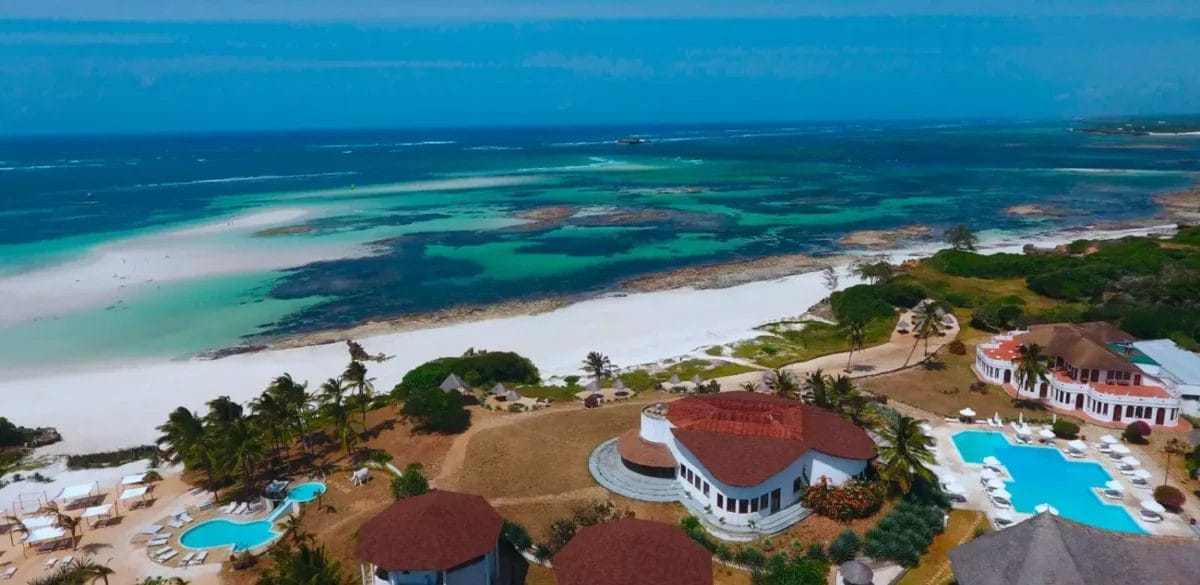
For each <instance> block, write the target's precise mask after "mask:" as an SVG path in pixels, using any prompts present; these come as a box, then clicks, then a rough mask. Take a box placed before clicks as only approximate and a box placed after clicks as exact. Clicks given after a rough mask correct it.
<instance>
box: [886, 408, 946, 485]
mask: <svg viewBox="0 0 1200 585" xmlns="http://www.w3.org/2000/svg"><path fill="white" fill-rule="evenodd" d="M879 435H880V437H881V438H882V439H883V445H882V446H881V447H880V448H879V463H880V466H881V469H880V475H882V476H883V477H884V478H885V479H887V480H888V481H890V482H891V483H892V484H893V485H895V486H896V487H897V488H899V490H900V491H901V492H903V493H907V492H908V490H909V489H910V488H911V487H912V484H913V480H914V479H915V478H921V479H924V480H927V481H930V480H932V479H933V477H934V476H933V471H932V470H931V469H930V468H929V467H928V466H930V465H933V464H934V458H933V451H931V450H930V449H929V447H930V445H931V444H932V441H931V440H930V438H929V436H928V435H926V434H925V431H922V430H921V427H920V426H918V425H917V421H916V420H915V419H913V418H912V417H908V416H903V415H901V416H898V417H896V418H895V419H893V420H892V421H891V422H890V423H888V424H887V425H886V426H884V427H883V428H882V429H880V431H879Z"/></svg>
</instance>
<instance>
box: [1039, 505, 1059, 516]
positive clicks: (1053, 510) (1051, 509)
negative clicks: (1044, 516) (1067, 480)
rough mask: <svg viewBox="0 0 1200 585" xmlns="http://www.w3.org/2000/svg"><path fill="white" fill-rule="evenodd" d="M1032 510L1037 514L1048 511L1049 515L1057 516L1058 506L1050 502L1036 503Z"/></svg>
mask: <svg viewBox="0 0 1200 585" xmlns="http://www.w3.org/2000/svg"><path fill="white" fill-rule="evenodd" d="M1033 510H1034V511H1035V512H1037V513H1038V514H1041V513H1042V512H1050V514H1051V515H1053V516H1058V508H1055V507H1054V506H1051V505H1050V504H1038V505H1036V506H1034V507H1033Z"/></svg>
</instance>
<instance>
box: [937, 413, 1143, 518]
mask: <svg viewBox="0 0 1200 585" xmlns="http://www.w3.org/2000/svg"><path fill="white" fill-rule="evenodd" d="M954 446H955V447H956V448H958V452H959V454H960V455H961V456H962V458H963V460H964V461H966V462H967V463H980V464H982V463H983V459H984V457H987V456H988V455H992V456H994V457H996V458H997V459H999V460H1000V463H1002V464H1004V467H1005V469H1007V470H1008V472H1009V474H1010V475H1011V476H1012V481H1005V486H1006V487H1005V489H1007V490H1008V491H1009V493H1011V494H1012V496H1013V502H1012V503H1013V508H1014V509H1015V510H1016V511H1017V512H1021V513H1024V514H1035V513H1036V512H1035V511H1034V507H1035V506H1037V505H1038V504H1042V503H1047V504H1050V505H1051V506H1054V507H1055V508H1058V511H1059V514H1061V515H1062V516H1063V517H1064V518H1069V519H1071V520H1074V521H1076V522H1081V523H1083V524H1088V525H1090V526H1095V527H1097V528H1103V529H1105V530H1113V531H1116V532H1130V533H1134V534H1146V531H1145V530H1142V528H1141V527H1140V526H1138V524H1137V522H1136V521H1135V520H1134V519H1133V517H1132V516H1130V515H1129V513H1128V512H1126V511H1125V509H1124V508H1123V507H1121V506H1119V505H1112V504H1107V503H1105V502H1104V501H1103V500H1101V498H1100V495H1099V494H1097V493H1096V491H1095V489H1094V488H1098V487H1103V486H1104V482H1106V481H1109V480H1111V479H1112V476H1111V475H1109V474H1108V472H1107V471H1105V469H1104V467H1102V466H1101V465H1100V464H1099V463H1096V462H1094V461H1075V460H1071V459H1067V458H1066V457H1064V456H1063V454H1062V453H1060V452H1059V451H1058V449H1055V448H1052V447H1035V446H1025V445H1014V444H1012V443H1009V442H1008V439H1007V438H1005V436H1004V435H1003V434H1001V433H995V432H990V431H963V432H960V433H957V434H955V435H954Z"/></svg>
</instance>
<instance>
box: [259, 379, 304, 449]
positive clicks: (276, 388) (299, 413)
mask: <svg viewBox="0 0 1200 585" xmlns="http://www.w3.org/2000/svg"><path fill="white" fill-rule="evenodd" d="M267 393H268V394H271V395H273V396H275V398H276V400H278V401H279V402H280V403H281V404H282V405H283V409H284V412H285V413H286V421H287V425H288V426H289V428H290V429H291V431H290V433H289V434H290V435H291V436H292V437H293V438H300V439H301V441H300V444H301V446H303V447H304V448H305V449H307V448H308V441H306V440H304V439H305V438H306V437H307V436H308V429H309V425H308V423H309V418H310V416H309V415H310V414H311V405H312V402H313V398H312V396H311V395H309V393H308V382H304V383H297V382H296V381H295V380H293V379H292V376H291V374H284V375H282V376H279V377H278V378H275V379H274V380H273V381H272V382H271V385H270V386H268V387H267Z"/></svg>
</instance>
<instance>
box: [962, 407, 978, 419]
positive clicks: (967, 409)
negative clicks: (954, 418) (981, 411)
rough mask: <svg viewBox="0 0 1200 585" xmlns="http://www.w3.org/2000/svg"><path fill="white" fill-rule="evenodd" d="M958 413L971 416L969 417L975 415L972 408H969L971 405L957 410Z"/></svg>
mask: <svg viewBox="0 0 1200 585" xmlns="http://www.w3.org/2000/svg"><path fill="white" fill-rule="evenodd" d="M958 414H959V415H961V416H965V417H967V418H971V417H974V416H975V411H974V410H973V409H971V407H969V406H968V407H966V408H964V409H962V410H960V411H958Z"/></svg>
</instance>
